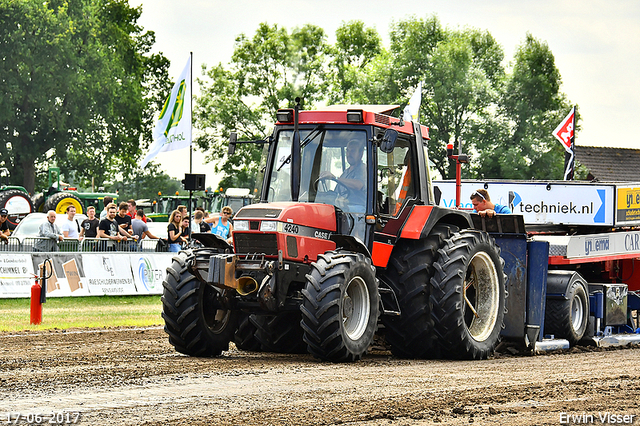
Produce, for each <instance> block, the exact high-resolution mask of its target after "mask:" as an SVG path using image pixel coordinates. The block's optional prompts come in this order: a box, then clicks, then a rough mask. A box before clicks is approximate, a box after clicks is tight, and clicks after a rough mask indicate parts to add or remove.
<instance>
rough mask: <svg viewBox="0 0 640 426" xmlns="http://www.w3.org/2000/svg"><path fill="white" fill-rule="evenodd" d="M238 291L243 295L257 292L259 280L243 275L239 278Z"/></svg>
mask: <svg viewBox="0 0 640 426" xmlns="http://www.w3.org/2000/svg"><path fill="white" fill-rule="evenodd" d="M236 291H237V292H238V293H239V294H240V295H241V296H246V295H248V294H251V293H255V292H256V291H258V282H257V281H256V280H255V279H254V278H253V277H250V276H248V275H245V276H242V277H240V278H238V286H237V287H236Z"/></svg>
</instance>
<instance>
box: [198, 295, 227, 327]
mask: <svg viewBox="0 0 640 426" xmlns="http://www.w3.org/2000/svg"><path fill="white" fill-rule="evenodd" d="M204 291H205V294H204V297H203V303H202V305H203V306H202V314H203V316H204V322H205V324H206V325H207V328H208V329H209V330H210V331H211V332H212V333H214V334H219V333H221V332H222V331H224V330H225V328H226V327H227V324H228V323H229V318H230V317H231V311H230V310H227V309H218V308H217V306H218V305H219V304H218V303H217V299H218V296H219V293H218V292H217V291H216V290H215V289H212V288H211V287H209V286H206V287H205V290H204Z"/></svg>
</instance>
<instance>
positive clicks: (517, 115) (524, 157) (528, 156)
mask: <svg viewBox="0 0 640 426" xmlns="http://www.w3.org/2000/svg"><path fill="white" fill-rule="evenodd" d="M560 85H561V78H560V72H559V71H558V69H557V68H556V66H555V59H554V57H553V54H552V53H551V50H550V49H549V47H548V46H547V44H546V43H544V42H541V41H539V40H537V39H535V38H534V37H533V36H532V35H531V34H527V36H526V39H525V41H524V43H522V44H521V45H520V46H519V47H518V49H517V51H516V53H515V63H514V66H513V71H512V73H511V74H510V75H508V76H507V81H506V84H505V89H504V91H503V94H502V99H501V103H500V106H501V112H502V117H503V123H502V125H501V126H500V127H501V128H502V130H501V132H500V134H496V135H494V136H496V137H490V138H479V139H478V140H477V143H476V144H475V149H476V150H477V151H478V153H479V154H480V155H478V158H477V162H476V164H477V167H476V168H475V171H476V174H477V176H478V177H481V178H482V177H494V176H495V177H501V178H505V179H532V178H537V179H562V176H563V169H564V161H563V159H564V150H563V148H562V146H561V145H560V144H559V143H558V142H557V140H556V139H555V138H554V137H553V136H552V134H551V132H552V130H553V129H554V128H555V126H557V124H558V123H560V121H562V119H563V118H564V117H565V115H566V114H567V113H568V111H569V110H570V108H571V107H570V106H569V104H568V102H567V100H566V96H565V95H564V94H562V93H561V92H560Z"/></svg>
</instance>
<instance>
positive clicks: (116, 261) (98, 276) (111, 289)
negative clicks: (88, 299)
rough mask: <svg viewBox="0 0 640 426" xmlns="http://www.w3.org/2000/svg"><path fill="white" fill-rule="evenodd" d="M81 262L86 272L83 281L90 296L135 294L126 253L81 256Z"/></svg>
mask: <svg viewBox="0 0 640 426" xmlns="http://www.w3.org/2000/svg"><path fill="white" fill-rule="evenodd" d="M82 262H83V264H84V269H85V271H86V272H85V276H86V278H85V280H86V282H87V287H88V288H89V292H90V293H91V294H95V295H98V294H104V295H110V296H126V295H132V294H137V290H136V286H135V283H134V281H133V275H132V274H131V265H130V263H129V254H128V253H122V254H119V253H118V254H116V253H100V254H90V255H82Z"/></svg>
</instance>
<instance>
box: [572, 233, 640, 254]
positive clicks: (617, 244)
mask: <svg viewBox="0 0 640 426" xmlns="http://www.w3.org/2000/svg"><path fill="white" fill-rule="evenodd" d="M634 253H637V254H639V255H640V231H631V232H609V233H606V234H593V235H580V236H573V237H571V239H570V240H569V244H568V245H567V258H569V259H571V258H579V257H600V256H611V255H619V254H634Z"/></svg>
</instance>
